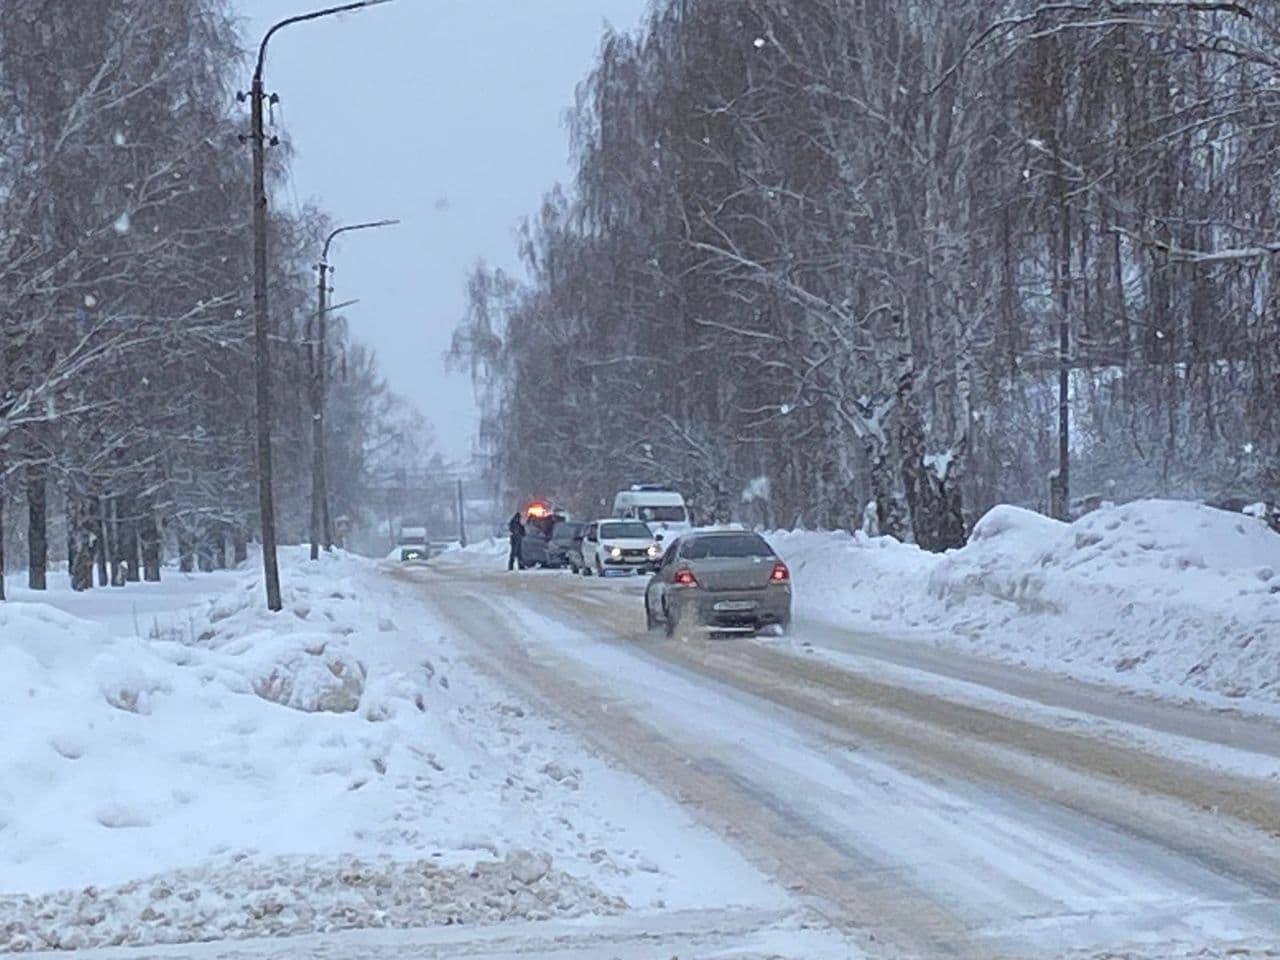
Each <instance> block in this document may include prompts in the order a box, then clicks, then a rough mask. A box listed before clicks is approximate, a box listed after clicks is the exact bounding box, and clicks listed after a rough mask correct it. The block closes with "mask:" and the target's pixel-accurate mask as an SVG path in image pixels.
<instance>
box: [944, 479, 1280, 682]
mask: <svg viewBox="0 0 1280 960" xmlns="http://www.w3.org/2000/svg"><path fill="white" fill-rule="evenodd" d="M929 592H930V594H931V595H932V596H933V597H934V598H935V599H937V600H939V601H941V602H942V604H943V605H944V608H945V609H946V610H947V612H948V613H949V614H952V616H951V617H950V618H949V619H950V620H951V623H952V625H953V626H954V628H955V629H956V630H958V631H960V632H962V633H967V634H970V635H971V636H974V638H975V639H976V640H977V641H978V642H982V639H983V638H984V637H988V636H989V635H991V634H992V633H997V634H998V635H999V636H1000V637H1002V638H1003V639H1004V642H1006V643H1007V642H1009V640H1010V639H1011V638H1012V637H1013V636H1018V637H1021V638H1022V642H1023V646H1024V653H1025V655H1026V656H1028V657H1029V658H1034V657H1037V656H1039V657H1040V658H1042V662H1044V661H1051V662H1061V663H1067V664H1070V663H1073V662H1076V661H1080V662H1082V663H1084V664H1086V665H1090V666H1094V667H1102V668H1106V669H1109V670H1112V671H1117V672H1121V673H1126V672H1130V671H1133V672H1138V673H1140V674H1141V675H1143V676H1144V677H1145V678H1146V679H1148V680H1151V681H1154V682H1156V683H1160V684H1187V685H1190V686H1193V687H1197V688H1199V689H1202V690H1207V691H1212V692H1214V693H1219V694H1223V695H1226V696H1231V697H1244V696H1254V697H1259V698H1261V699H1267V700H1280V645H1277V644H1276V642H1275V641H1276V638H1278V637H1280V536H1277V535H1276V534H1275V533H1273V532H1272V531H1271V530H1269V529H1268V528H1267V527H1266V526H1265V525H1264V524H1262V523H1260V522H1258V521H1256V520H1254V519H1251V518H1249V517H1245V516H1241V515H1238V514H1231V513H1227V512H1225V511H1221V510H1215V509H1213V508H1212V507H1205V506H1201V505H1199V504H1194V503H1179V502H1174V501H1160V500H1148V501H1140V502H1137V503H1132V504H1126V505H1123V506H1118V507H1111V508H1107V509H1105V510H1097V511H1094V512H1093V513H1090V514H1088V515H1086V516H1084V517H1082V518H1081V519H1079V520H1077V521H1076V522H1075V523H1072V524H1069V525H1068V524H1063V523H1059V522H1057V521H1054V520H1048V519H1046V518H1044V517H1041V516H1039V515H1037V514H1033V513H1029V512H1028V511H1025V510H1019V509H1017V508H1015V507H998V508H996V509H994V510H992V511H991V512H990V513H988V514H987V515H986V516H985V517H983V518H982V520H981V521H980V522H979V523H978V524H977V525H976V526H975V527H974V531H973V534H972V536H971V537H970V541H969V543H968V545H967V546H966V547H965V548H964V549H963V550H959V551H956V552H954V553H953V554H951V555H949V556H947V557H945V558H944V559H943V560H942V562H941V563H939V564H938V565H937V567H935V568H934V570H933V573H932V576H931V577H930V580H929Z"/></svg>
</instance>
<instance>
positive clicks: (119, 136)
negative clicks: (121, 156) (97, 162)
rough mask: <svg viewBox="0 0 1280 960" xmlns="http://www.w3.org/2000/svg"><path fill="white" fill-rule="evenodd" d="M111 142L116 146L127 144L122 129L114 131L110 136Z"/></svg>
mask: <svg viewBox="0 0 1280 960" xmlns="http://www.w3.org/2000/svg"><path fill="white" fill-rule="evenodd" d="M111 142H112V143H114V144H115V145H116V146H117V147H123V146H125V145H126V144H128V142H129V141H128V140H126V139H125V138H124V131H123V130H117V131H116V133H115V136H113V137H112V138H111Z"/></svg>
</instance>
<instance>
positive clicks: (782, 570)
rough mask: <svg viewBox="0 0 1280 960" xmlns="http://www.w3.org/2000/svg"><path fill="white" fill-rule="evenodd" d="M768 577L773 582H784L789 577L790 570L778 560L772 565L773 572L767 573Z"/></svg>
mask: <svg viewBox="0 0 1280 960" xmlns="http://www.w3.org/2000/svg"><path fill="white" fill-rule="evenodd" d="M769 579H770V580H772V581H773V582H774V583H786V582H787V581H788V580H790V579H791V571H790V570H788V569H787V565H786V564H785V563H783V562H782V561H781V560H779V561H778V562H777V563H775V564H774V565H773V572H772V573H771V574H769Z"/></svg>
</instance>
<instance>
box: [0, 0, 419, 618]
mask: <svg viewBox="0 0 1280 960" xmlns="http://www.w3.org/2000/svg"><path fill="white" fill-rule="evenodd" d="M241 42H242V38H241V37H239V36H237V34H236V31H235V25H234V21H233V19H232V15H231V11H230V9H229V7H228V5H227V3H225V2H224V0H165V2H164V3H154V2H151V0H95V2H93V3H82V2H72V0H7V2H6V3H5V5H4V16H3V18H0V551H3V549H4V547H5V546H7V547H8V548H9V549H8V553H9V556H8V566H9V568H10V569H20V568H22V567H27V568H28V569H29V574H28V578H29V582H30V584H31V586H33V587H35V588H37V589H39V588H42V587H43V586H44V584H45V582H46V578H47V571H48V569H49V568H50V565H51V563H54V562H61V561H63V560H66V561H68V567H69V570H70V573H71V577H72V583H73V585H74V586H76V587H78V588H86V587H89V586H91V585H93V583H94V582H95V580H96V581H97V582H99V583H106V582H120V581H124V580H130V579H138V578H142V577H146V578H147V579H156V578H158V577H159V576H160V571H161V564H162V561H163V560H165V559H166V558H169V559H173V558H176V559H177V561H178V562H179V564H180V565H181V566H182V567H183V568H184V569H191V568H192V567H193V566H200V567H204V568H212V567H218V566H223V565H226V564H228V563H230V562H233V561H234V560H237V559H241V558H243V555H244V553H245V552H246V548H247V543H248V542H249V541H250V540H251V539H252V538H253V537H254V536H255V525H256V514H257V495H256V488H255V485H254V469H255V464H254V452H253V451H254V439H253V402H254V401H253V378H252V366H253V355H252V320H251V316H250V314H251V312H252V311H251V297H252V281H251V272H252V266H251V255H252V242H251V239H252V237H251V233H250V215H251V206H250V164H249V153H248V148H247V147H246V146H245V144H244V142H243V137H242V135H243V134H244V133H245V132H246V131H247V125H248V119H247V111H246V109H245V106H244V105H243V104H240V103H237V100H236V96H235V94H236V91H237V90H239V89H243V86H244V84H245V82H246V81H247V76H248V66H247V65H246V61H245V58H244V55H243V51H242V49H241ZM274 132H280V131H278V130H277V131H274ZM269 162H270V163H271V165H272V169H271V171H270V176H271V177H272V179H273V182H274V184H275V185H277V186H278V185H279V183H280V182H281V181H282V179H283V178H284V177H285V175H286V173H287V165H288V153H287V146H286V145H284V144H281V145H280V146H277V147H275V148H274V149H273V150H272V152H271V155H270V156H269ZM329 226H331V225H330V224H327V223H326V222H325V219H324V217H323V216H322V215H321V214H319V213H317V212H315V211H311V210H304V211H294V212H287V211H285V210H284V209H283V207H282V206H279V205H275V206H273V208H272V219H271V231H272V234H273V236H272V251H273V270H272V274H271V278H270V282H271V285H272V291H271V298H272V299H271V303H272V318H273V321H274V341H275V342H274V349H273V362H274V363H275V364H276V368H277V369H276V371H275V374H274V384H275V386H276V392H277V400H276V403H275V412H276V430H275V439H276V443H277V444H278V447H279V452H278V453H277V457H279V458H280V459H281V461H282V462H285V463H289V462H295V463H306V462H309V460H310V453H309V439H310V438H309V425H310V422H311V413H310V410H309V409H308V408H307V407H306V399H307V392H306V390H305V389H300V386H301V385H302V384H304V383H305V382H306V379H307V375H308V374H307V349H306V342H305V335H306V331H307V330H308V329H309V324H308V320H309V318H310V316H311V313H312V312H314V309H315V279H314V278H315V273H314V265H315V264H316V262H317V259H318V256H319V249H320V243H321V241H322V239H323V237H324V235H325V232H326V231H327V229H328V228H329ZM334 321H335V323H334V324H331V326H334V325H336V326H337V334H336V336H335V337H334V340H335V341H336V342H337V346H336V349H333V350H332V351H331V353H332V355H333V356H334V358H335V360H334V370H333V373H332V378H333V382H334V386H333V388H332V390H331V392H330V395H329V407H330V413H329V417H330V422H331V423H333V424H334V425H336V426H337V427H338V428H339V429H335V430H333V431H332V435H331V444H332V448H331V449H330V453H329V461H330V465H331V466H330V471H331V479H330V489H331V497H332V501H333V511H334V513H337V514H346V515H348V516H356V515H357V514H358V511H359V508H360V504H359V503H358V502H357V501H358V498H359V496H360V492H361V489H362V486H363V484H364V483H365V481H366V478H367V474H368V472H369V471H370V470H372V469H375V467H376V463H375V461H376V458H377V456H378V453H379V450H381V449H383V448H385V447H386V438H387V437H388V436H392V435H396V434H398V433H401V432H403V431H405V430H410V429H420V428H421V425H420V424H413V423H411V422H410V421H411V420H412V418H411V416H410V415H409V414H408V413H407V412H406V411H405V409H404V407H403V405H402V404H399V403H398V402H397V401H396V399H395V398H394V396H392V395H390V394H388V392H387V390H386V388H385V386H384V384H383V383H382V381H381V379H380V377H379V376H378V374H377V371H376V368H375V367H374V364H373V360H372V357H371V356H370V355H369V354H368V352H367V351H365V350H364V349H362V348H361V347H360V346H359V345H358V344H353V343H350V342H349V341H348V340H347V338H346V337H345V331H344V327H343V325H342V322H341V318H340V317H337V318H334ZM309 479H310V478H309V476H308V475H307V474H306V472H305V471H301V470H294V471H290V470H285V471H281V472H280V473H279V476H278V481H277V496H278V508H277V509H278V515H279V517H280V522H281V530H282V538H283V539H284V540H285V541H286V542H287V541H289V540H293V541H295V542H296V541H297V540H299V539H301V538H303V537H304V536H305V533H306V529H307V516H308V509H309V503H308V498H309V495H310V488H309ZM15 554H16V556H15ZM3 556H4V555H3V553H2V552H0V568H2V567H3V566H4V563H3ZM2 591H3V579H2V578H0V593H2Z"/></svg>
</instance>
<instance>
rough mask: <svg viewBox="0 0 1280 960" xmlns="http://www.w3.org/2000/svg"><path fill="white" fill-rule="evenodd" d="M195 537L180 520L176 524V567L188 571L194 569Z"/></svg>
mask: <svg viewBox="0 0 1280 960" xmlns="http://www.w3.org/2000/svg"><path fill="white" fill-rule="evenodd" d="M195 550H196V548H195V538H194V537H193V536H192V534H191V531H190V530H189V529H188V528H187V527H186V526H184V525H183V524H182V523H181V522H179V525H178V569H179V570H181V571H182V572H183V573H190V572H191V571H192V570H194V569H195Z"/></svg>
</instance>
